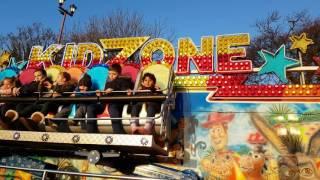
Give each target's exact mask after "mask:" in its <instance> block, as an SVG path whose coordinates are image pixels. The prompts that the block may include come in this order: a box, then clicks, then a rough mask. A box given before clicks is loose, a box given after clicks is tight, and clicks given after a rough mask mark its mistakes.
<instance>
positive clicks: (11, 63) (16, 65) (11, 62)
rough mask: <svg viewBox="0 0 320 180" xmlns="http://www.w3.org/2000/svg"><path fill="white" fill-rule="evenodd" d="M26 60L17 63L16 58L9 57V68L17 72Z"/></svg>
mask: <svg viewBox="0 0 320 180" xmlns="http://www.w3.org/2000/svg"><path fill="white" fill-rule="evenodd" d="M27 62H28V61H25V60H23V61H20V62H18V63H17V61H16V58H14V57H11V58H10V60H9V65H8V67H9V68H12V69H14V70H16V71H17V72H19V71H20V70H22V69H23V68H24V66H25V65H26V64H27Z"/></svg>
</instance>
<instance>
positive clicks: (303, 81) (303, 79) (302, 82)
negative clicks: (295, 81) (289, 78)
mask: <svg viewBox="0 0 320 180" xmlns="http://www.w3.org/2000/svg"><path fill="white" fill-rule="evenodd" d="M297 51H298V56H299V62H300V66H301V67H303V64H302V63H303V62H302V54H301V52H300V50H297ZM304 84H306V80H305V78H304V72H303V71H301V72H300V85H304Z"/></svg>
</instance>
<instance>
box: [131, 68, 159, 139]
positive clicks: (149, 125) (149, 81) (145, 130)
mask: <svg viewBox="0 0 320 180" xmlns="http://www.w3.org/2000/svg"><path fill="white" fill-rule="evenodd" d="M139 90H149V92H148V91H146V92H137V93H136V94H137V95H154V94H162V93H161V91H158V90H159V87H157V86H156V77H155V76H154V74H152V73H145V74H144V75H143V77H142V82H141V87H140V88H139ZM143 103H146V110H147V117H150V119H147V120H146V123H145V125H144V127H139V119H138V118H137V117H139V114H140V111H141V109H142V105H143ZM160 109H161V102H134V103H133V104H132V109H131V117H132V119H131V120H130V126H131V132H132V133H133V134H136V133H138V134H152V132H153V131H154V124H155V122H154V119H152V117H154V116H155V115H156V113H158V112H160Z"/></svg>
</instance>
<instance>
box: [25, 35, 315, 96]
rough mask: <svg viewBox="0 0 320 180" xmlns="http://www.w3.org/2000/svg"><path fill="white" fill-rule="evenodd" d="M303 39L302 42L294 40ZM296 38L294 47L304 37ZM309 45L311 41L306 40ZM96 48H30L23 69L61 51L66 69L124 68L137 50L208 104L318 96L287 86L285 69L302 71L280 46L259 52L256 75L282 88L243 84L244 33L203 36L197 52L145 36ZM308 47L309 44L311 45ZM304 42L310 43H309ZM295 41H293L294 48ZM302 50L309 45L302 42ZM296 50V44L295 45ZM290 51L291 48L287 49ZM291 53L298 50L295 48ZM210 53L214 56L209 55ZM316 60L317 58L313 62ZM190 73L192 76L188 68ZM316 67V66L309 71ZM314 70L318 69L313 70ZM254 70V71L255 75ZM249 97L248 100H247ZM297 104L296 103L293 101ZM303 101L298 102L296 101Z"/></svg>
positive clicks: (144, 61)
mask: <svg viewBox="0 0 320 180" xmlns="http://www.w3.org/2000/svg"><path fill="white" fill-rule="evenodd" d="M299 37H302V38H304V39H301V38H300V39H299ZM299 37H296V39H295V41H296V46H297V45H299V42H300V44H301V41H302V40H303V41H304V42H306V40H310V39H307V38H306V36H299ZM311 41H312V40H311ZM100 42H101V45H102V47H101V46H100V45H98V44H97V43H79V44H75V43H67V44H66V45H60V44H52V45H50V46H49V47H48V48H47V49H45V50H44V49H43V47H42V46H33V47H32V49H31V53H30V56H29V62H28V65H27V68H36V67H39V66H44V67H45V68H47V67H50V66H52V65H54V64H53V58H54V57H55V55H56V54H57V53H58V52H60V51H61V50H62V49H64V52H63V58H62V61H61V66H63V67H65V68H70V67H92V66H94V65H97V64H102V63H104V62H103V61H104V58H105V57H106V58H107V59H108V61H107V62H106V64H113V63H119V64H126V61H127V60H128V58H129V57H131V56H132V55H133V54H134V53H135V52H137V51H138V50H139V58H140V67H142V68H143V67H146V66H149V65H151V64H154V63H157V64H163V65H166V66H168V67H172V66H173V65H174V64H176V66H175V73H176V75H177V77H176V78H175V86H177V87H183V88H191V87H202V88H203V87H205V88H206V89H207V90H211V91H212V92H211V93H210V95H209V96H208V98H207V100H209V101H212V100H214V101H217V100H222V99H223V100H228V98H229V100H249V101H250V100H254V99H256V98H257V97H280V98H270V100H279V99H282V98H283V97H296V98H294V100H297V98H298V97H305V96H308V97H310V96H319V97H320V91H318V90H317V89H318V88H319V89H320V86H319V85H298V84H297V85H286V84H285V83H287V82H288V80H287V78H286V70H287V69H290V68H294V67H296V66H302V65H301V63H300V62H299V61H298V60H295V59H292V58H289V57H287V56H286V54H285V51H286V48H285V46H284V45H282V46H281V47H280V48H279V49H278V50H277V51H276V52H275V53H271V52H268V51H265V50H261V51H259V52H258V54H259V55H260V56H261V58H263V59H264V60H265V63H264V64H263V65H262V66H261V67H260V69H259V70H258V74H263V73H270V72H272V73H274V74H275V75H277V76H278V78H279V79H280V80H281V81H282V82H283V85H271V84H270V85H258V84H257V85H245V84H244V82H245V81H246V79H247V77H248V75H249V74H250V73H253V72H254V69H253V67H252V61H251V60H248V59H246V49H245V47H244V46H248V45H250V36H249V34H248V33H242V34H230V35H218V36H216V38H215V41H214V37H213V36H206V37H202V38H201V45H200V48H198V47H197V46H196V45H195V44H194V42H193V41H192V39H190V38H180V39H179V40H178V48H177V50H176V51H175V48H174V46H173V45H172V44H171V43H170V42H169V41H168V40H166V39H161V38H156V39H150V37H129V38H112V39H100ZM312 43H313V42H312ZM312 43H309V44H312ZM294 44H295V42H294V41H293V45H294ZM302 44H303V46H304V48H306V47H307V46H308V45H309V44H306V43H302ZM300 46H301V45H300ZM291 48H293V46H292V47H291ZM296 48H298V49H299V48H300V47H299V46H297V47H296ZM214 50H215V51H214ZM112 51H118V53H117V54H116V55H115V56H113V57H108V52H112ZM156 51H162V54H163V58H162V60H159V61H153V58H152V57H153V54H154V53H155V52H156ZM315 59H316V58H315ZM190 62H192V64H193V65H194V67H195V69H194V70H193V71H192V74H191V68H190V65H191V63H190ZM314 68H315V67H314ZM314 70H317V68H315V69H314ZM255 71H256V70H255ZM252 98H253V99H252ZM298 99H299V98H298ZM301 100H303V99H301Z"/></svg>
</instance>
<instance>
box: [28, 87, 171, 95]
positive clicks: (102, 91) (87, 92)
mask: <svg viewBox="0 0 320 180" xmlns="http://www.w3.org/2000/svg"><path fill="white" fill-rule="evenodd" d="M166 90H168V88H165V89H158V90H156V92H163V91H166ZM105 92H106V90H96V91H83V92H75V91H73V92H62V94H93V93H105ZM128 92H132V93H136V92H152V91H151V90H147V89H146V90H142V89H139V90H125V91H112V92H111V93H128ZM34 94H57V92H49V91H48V92H39V91H37V92H34ZM58 94H61V93H58Z"/></svg>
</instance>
